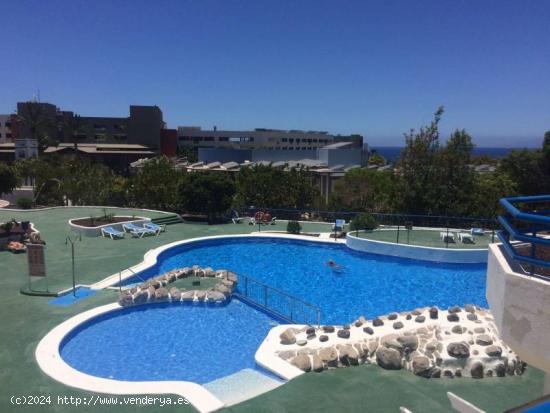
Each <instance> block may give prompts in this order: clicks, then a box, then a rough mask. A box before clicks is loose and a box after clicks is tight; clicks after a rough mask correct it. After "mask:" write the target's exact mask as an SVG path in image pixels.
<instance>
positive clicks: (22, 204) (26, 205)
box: [17, 196, 32, 209]
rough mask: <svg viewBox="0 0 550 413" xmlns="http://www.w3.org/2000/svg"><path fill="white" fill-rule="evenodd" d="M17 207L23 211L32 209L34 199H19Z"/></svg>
mask: <svg viewBox="0 0 550 413" xmlns="http://www.w3.org/2000/svg"><path fill="white" fill-rule="evenodd" d="M17 206H18V207H19V208H21V209H31V208H32V199H31V198H27V197H26V196H24V197H21V198H18V199H17Z"/></svg>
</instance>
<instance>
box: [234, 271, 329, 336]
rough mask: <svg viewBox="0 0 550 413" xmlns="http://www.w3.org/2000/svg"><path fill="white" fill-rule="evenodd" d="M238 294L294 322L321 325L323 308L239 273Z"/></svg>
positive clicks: (265, 309) (244, 299)
mask: <svg viewBox="0 0 550 413" xmlns="http://www.w3.org/2000/svg"><path fill="white" fill-rule="evenodd" d="M236 295H237V296H238V297H239V298H241V299H242V300H243V301H248V302H250V303H252V304H253V305H256V306H258V307H259V308H261V309H263V310H264V311H267V312H270V313H272V314H274V315H275V316H276V317H278V318H280V319H283V320H284V321H286V322H289V323H292V324H310V325H313V324H315V325H317V326H318V327H319V325H320V323H321V309H320V308H319V307H318V306H316V305H313V304H310V303H308V302H307V301H304V300H302V299H300V298H298V297H294V296H292V295H290V294H288V293H286V292H284V291H282V290H279V289H278V288H275V287H271V286H269V285H267V284H265V283H262V282H261V281H258V280H255V279H253V278H250V277H248V276H246V275H242V274H239V284H238V286H237V290H236Z"/></svg>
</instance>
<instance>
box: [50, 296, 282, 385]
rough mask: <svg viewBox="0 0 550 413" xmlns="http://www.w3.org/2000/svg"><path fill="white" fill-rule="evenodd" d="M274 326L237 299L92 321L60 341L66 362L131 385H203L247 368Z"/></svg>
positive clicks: (162, 306)
mask: <svg viewBox="0 0 550 413" xmlns="http://www.w3.org/2000/svg"><path fill="white" fill-rule="evenodd" d="M273 325H276V322H274V320H273V319H272V318H270V317H269V316H267V315H266V314H264V313H262V312H260V311H257V310H255V309H253V308H252V307H250V306H248V305H246V304H243V303H242V302H240V301H239V300H236V299H233V300H232V301H231V302H230V303H229V304H228V305H225V306H208V305H197V304H195V305H193V304H153V305H147V306H139V307H132V308H126V309H122V310H119V311H114V312H111V313H108V314H105V315H103V316H100V317H97V318H95V319H92V320H90V321H88V322H86V323H84V324H82V325H80V326H79V327H78V328H77V329H76V330H74V331H73V332H71V333H70V334H69V335H68V336H67V337H66V338H65V339H64V341H63V342H62V344H61V349H60V353H61V356H62V357H63V359H64V360H65V362H67V363H68V364H69V365H71V366H72V367H73V368H75V369H77V370H80V371H82V372H85V373H88V374H91V375H94V376H98V377H104V378H112V379H117V380H128V381H147V380H152V381H154V380H157V381H158V380H186V381H193V382H195V383H200V384H204V383H207V382H210V381H212V380H215V379H218V378H220V377H224V376H227V375H229V374H233V373H235V372H237V371H240V370H242V369H245V368H252V369H254V368H255V361H254V354H255V353H256V350H257V349H258V347H259V346H260V344H261V342H262V340H263V339H264V337H265V336H266V334H267V332H268V331H269V330H270V329H271V328H272V327H273Z"/></svg>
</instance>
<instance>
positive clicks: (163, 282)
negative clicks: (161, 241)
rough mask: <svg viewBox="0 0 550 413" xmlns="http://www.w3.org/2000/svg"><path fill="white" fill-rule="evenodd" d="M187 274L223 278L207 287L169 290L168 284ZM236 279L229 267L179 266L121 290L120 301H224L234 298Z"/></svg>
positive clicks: (217, 302)
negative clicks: (222, 268)
mask: <svg viewBox="0 0 550 413" xmlns="http://www.w3.org/2000/svg"><path fill="white" fill-rule="evenodd" d="M186 277H208V278H218V279H219V280H220V281H219V282H218V283H217V284H216V285H215V286H214V287H213V288H209V289H208V290H181V289H179V288H177V287H172V288H170V290H168V288H167V287H168V285H169V284H171V283H173V282H175V281H177V280H180V279H183V278H186ZM237 280H238V277H237V274H235V273H233V272H230V271H227V270H218V271H214V270H213V269H212V268H210V267H207V268H200V267H199V266H198V265H194V266H193V267H191V268H189V267H185V268H178V269H175V270H171V271H168V272H166V273H164V274H161V275H159V276H157V277H155V278H152V279H150V280H148V281H145V282H144V283H142V284H140V285H138V286H136V287H132V288H130V289H128V290H125V291H124V292H122V293H121V294H120V296H119V299H118V303H119V304H120V305H121V306H122V307H128V306H131V305H138V304H146V303H158V302H163V301H170V302H178V301H205V302H209V303H210V302H212V303H216V304H221V303H223V302H225V301H227V300H229V299H230V298H231V295H232V294H233V291H234V290H235V287H236V286H237Z"/></svg>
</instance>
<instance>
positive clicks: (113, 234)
mask: <svg viewBox="0 0 550 413" xmlns="http://www.w3.org/2000/svg"><path fill="white" fill-rule="evenodd" d="M101 235H102V236H103V237H109V238H111V239H117V238H118V239H120V238H124V232H122V231H119V230H116V229H114V228H113V227H105V228H101Z"/></svg>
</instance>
